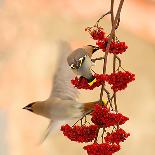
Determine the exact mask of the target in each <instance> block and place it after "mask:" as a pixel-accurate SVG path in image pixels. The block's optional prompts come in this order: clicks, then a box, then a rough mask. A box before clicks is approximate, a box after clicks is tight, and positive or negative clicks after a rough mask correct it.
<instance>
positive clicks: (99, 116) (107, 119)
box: [91, 104, 129, 127]
mask: <svg viewBox="0 0 155 155" xmlns="http://www.w3.org/2000/svg"><path fill="white" fill-rule="evenodd" d="M127 120H129V118H128V117H126V116H123V115H122V114H121V113H114V112H111V111H110V109H109V108H107V107H106V106H104V107H103V106H102V105H99V104H96V105H95V106H94V111H93V112H92V118H91V121H92V122H93V123H94V124H96V125H98V126H99V127H110V126H115V125H117V124H119V125H122V124H124V123H125V122H126V121H127Z"/></svg>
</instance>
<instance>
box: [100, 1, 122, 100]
mask: <svg viewBox="0 0 155 155" xmlns="http://www.w3.org/2000/svg"><path fill="white" fill-rule="evenodd" d="M123 3H124V0H120V4H119V7H118V10H117V13H116V17H115V20H114V21H113V5H114V0H111V10H110V12H111V21H112V22H113V23H112V30H111V33H110V36H109V40H108V43H107V47H106V51H105V56H104V57H105V58H104V65H103V74H105V73H106V67H107V58H108V52H109V49H110V43H111V41H112V39H113V36H114V34H115V30H116V27H117V22H118V21H119V18H120V12H121V9H122V6H123ZM104 86H105V84H103V85H102V88H101V93H100V102H101V103H102V97H103V90H104Z"/></svg>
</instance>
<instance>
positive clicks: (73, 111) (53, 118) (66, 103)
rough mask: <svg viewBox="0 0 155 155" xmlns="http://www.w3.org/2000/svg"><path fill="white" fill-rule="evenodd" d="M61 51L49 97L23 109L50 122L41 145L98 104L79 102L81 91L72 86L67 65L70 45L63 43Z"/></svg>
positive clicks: (72, 74)
mask: <svg viewBox="0 0 155 155" xmlns="http://www.w3.org/2000/svg"><path fill="white" fill-rule="evenodd" d="M59 51H60V54H59V59H58V65H57V66H58V67H57V69H56V73H55V75H54V78H53V84H52V86H53V88H52V90H51V93H50V95H49V97H48V98H47V99H46V100H44V101H35V102H32V103H30V104H28V105H27V106H25V107H24V108H23V109H25V110H28V111H30V112H32V113H34V114H37V115H41V116H43V117H46V118H48V119H49V120H50V122H49V125H48V127H47V129H46V130H45V133H44V135H43V136H42V138H41V141H40V144H41V143H43V142H44V140H45V139H46V138H47V136H48V135H49V133H50V132H52V131H53V130H58V129H60V127H61V125H64V123H68V122H69V121H70V120H76V119H80V118H81V117H83V116H84V115H85V114H87V113H89V112H90V111H91V110H92V109H93V106H94V105H95V104H96V103H97V101H94V102H86V103H81V102H79V101H77V99H78V96H79V91H78V89H77V88H74V87H73V85H72V84H71V79H72V78H73V77H74V73H73V72H72V71H71V70H70V68H69V66H68V64H67V55H68V53H69V52H71V47H70V45H69V43H67V42H61V43H60V49H59Z"/></svg>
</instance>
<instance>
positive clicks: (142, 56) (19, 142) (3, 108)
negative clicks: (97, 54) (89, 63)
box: [0, 0, 155, 155]
mask: <svg viewBox="0 0 155 155" xmlns="http://www.w3.org/2000/svg"><path fill="white" fill-rule="evenodd" d="M115 1H116V4H115V7H117V5H118V0H115ZM109 6H110V1H109V0H78V1H77V0H65V1H63V0H0V137H1V138H0V155H34V154H37V155H73V154H74V155H82V154H86V152H85V151H84V150H83V149H82V146H83V145H81V144H77V143H74V142H70V141H69V140H68V139H67V138H65V137H64V136H63V135H62V133H60V132H59V133H56V134H51V135H50V136H49V137H48V139H47V140H46V142H45V143H44V144H43V145H41V146H37V143H38V141H39V139H40V136H41V134H42V133H43V131H44V129H45V128H46V126H47V124H48V120H47V119H45V118H42V117H39V116H37V115H33V114H32V113H30V112H28V111H25V110H22V107H23V106H25V105H27V104H28V103H30V102H33V101H36V100H44V99H46V98H47V97H48V95H49V92H50V89H51V82H52V75H53V74H54V71H55V67H56V59H57V53H58V41H59V40H67V41H68V42H70V43H71V45H72V48H73V49H75V48H77V47H79V46H82V45H85V44H95V42H93V41H92V40H91V39H90V36H89V35H88V34H87V33H86V32H85V31H84V29H85V28H86V27H87V26H92V25H94V23H95V22H96V20H97V19H98V18H99V17H100V16H101V15H102V14H104V13H105V12H107V11H108V9H109ZM154 17H155V1H154V0H130V1H125V3H124V6H123V9H122V14H121V23H120V27H119V29H118V30H117V36H118V37H119V39H120V40H121V41H126V43H127V44H128V46H129V49H128V52H126V53H125V54H123V55H121V58H122V64H123V66H124V68H125V69H126V70H130V71H131V72H133V73H135V74H136V81H135V82H133V83H131V84H130V85H129V87H128V88H127V89H126V90H125V91H124V92H120V93H119V95H118V106H119V111H120V112H122V113H123V114H124V115H127V116H129V118H130V120H129V121H128V122H127V123H126V124H125V125H124V126H123V128H124V129H126V130H127V131H129V132H130V133H131V136H130V137H129V138H128V140H127V141H126V142H125V143H123V145H122V150H121V151H120V152H118V153H117V154H118V155H137V154H140V155H154V154H155V147H154V146H155V82H154V79H155V72H154V69H153V68H154V67H155V20H154ZM101 25H102V26H103V27H104V28H105V30H106V31H107V32H109V30H110V28H111V27H110V20H109V18H105V19H104V20H102V22H101ZM101 66H102V65H101V63H98V64H97V66H96V70H98V71H100V70H101ZM92 94H93V95H92ZM98 97H99V89H96V90H94V91H93V93H92V91H90V92H88V91H87V92H85V91H82V92H81V95H80V100H81V101H89V100H96V98H98Z"/></svg>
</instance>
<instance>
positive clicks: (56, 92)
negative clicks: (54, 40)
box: [50, 42, 79, 100]
mask: <svg viewBox="0 0 155 155" xmlns="http://www.w3.org/2000/svg"><path fill="white" fill-rule="evenodd" d="M59 51H60V53H59V58H58V65H57V66H58V67H57V69H56V73H55V75H54V79H53V90H52V92H51V95H50V98H52V97H58V98H61V99H64V100H67V99H71V100H75V99H76V98H77V97H78V94H79V92H78V90H77V89H76V88H74V87H73V85H72V84H71V79H73V78H74V74H73V72H72V70H71V69H70V67H69V65H68V63H67V56H68V55H69V54H70V53H71V47H70V45H69V44H68V43H67V42H61V43H60V49H59Z"/></svg>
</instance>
